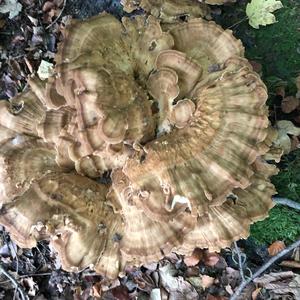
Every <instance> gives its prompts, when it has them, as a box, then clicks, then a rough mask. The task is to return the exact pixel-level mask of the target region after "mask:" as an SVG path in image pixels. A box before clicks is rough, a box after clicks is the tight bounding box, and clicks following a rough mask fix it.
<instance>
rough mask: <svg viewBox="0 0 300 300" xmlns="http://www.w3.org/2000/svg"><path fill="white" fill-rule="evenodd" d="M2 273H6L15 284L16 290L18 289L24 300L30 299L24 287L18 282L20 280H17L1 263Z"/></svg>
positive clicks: (0, 269)
mask: <svg viewBox="0 0 300 300" xmlns="http://www.w3.org/2000/svg"><path fill="white" fill-rule="evenodd" d="M0 273H2V274H4V275H5V276H6V277H7V278H8V279H9V280H10V282H11V283H12V284H13V286H14V287H15V288H16V290H18V292H19V294H20V297H21V299H22V300H28V299H29V298H28V297H27V296H26V295H25V293H24V291H23V289H22V288H21V287H20V285H19V284H18V282H17V281H16V279H15V278H14V277H13V276H11V275H10V274H9V273H8V272H7V271H6V270H5V269H4V268H3V266H1V265H0Z"/></svg>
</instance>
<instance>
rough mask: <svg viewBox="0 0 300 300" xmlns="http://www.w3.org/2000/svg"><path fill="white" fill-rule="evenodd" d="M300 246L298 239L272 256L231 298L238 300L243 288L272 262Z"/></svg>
mask: <svg viewBox="0 0 300 300" xmlns="http://www.w3.org/2000/svg"><path fill="white" fill-rule="evenodd" d="M298 246H300V240H298V241H296V242H295V243H293V244H291V245H290V246H289V247H287V248H285V249H283V250H282V251H280V252H279V253H278V254H277V255H276V256H274V257H272V258H271V259H270V260H268V261H267V262H266V263H265V264H264V265H262V266H261V267H260V268H259V269H258V270H257V271H256V272H255V273H254V274H253V275H252V276H251V277H250V278H248V279H247V280H245V281H243V282H242V283H241V284H240V286H239V287H238V289H237V290H236V291H235V292H234V294H233V295H232V296H231V297H230V300H237V299H238V297H239V296H240V295H241V292H242V291H243V289H244V288H245V287H246V286H247V285H248V284H249V283H250V282H252V281H253V280H254V279H255V278H257V277H258V276H260V275H261V274H262V273H264V272H265V271H266V270H267V269H268V268H269V267H270V266H271V265H272V264H274V263H275V262H276V261H277V260H279V259H280V258H282V257H283V256H285V255H286V254H288V253H289V252H291V251H292V250H294V249H295V248H296V247H298Z"/></svg>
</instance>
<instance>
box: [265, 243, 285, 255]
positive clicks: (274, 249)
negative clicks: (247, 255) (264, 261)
mask: <svg viewBox="0 0 300 300" xmlns="http://www.w3.org/2000/svg"><path fill="white" fill-rule="evenodd" d="M283 249H285V244H284V242H283V241H275V242H274V243H273V244H272V245H270V246H269V248H268V252H269V255H270V256H275V255H276V254H277V253H279V252H280V251H282V250H283Z"/></svg>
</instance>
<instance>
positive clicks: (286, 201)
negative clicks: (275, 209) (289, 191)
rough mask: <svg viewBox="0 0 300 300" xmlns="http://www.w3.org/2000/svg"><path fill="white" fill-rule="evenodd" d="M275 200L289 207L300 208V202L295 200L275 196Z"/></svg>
mask: <svg viewBox="0 0 300 300" xmlns="http://www.w3.org/2000/svg"><path fill="white" fill-rule="evenodd" d="M273 201H274V202H275V203H276V204H282V205H285V206H288V207H291V208H294V209H297V210H300V203H298V202H295V201H293V200H291V199H288V198H281V197H273Z"/></svg>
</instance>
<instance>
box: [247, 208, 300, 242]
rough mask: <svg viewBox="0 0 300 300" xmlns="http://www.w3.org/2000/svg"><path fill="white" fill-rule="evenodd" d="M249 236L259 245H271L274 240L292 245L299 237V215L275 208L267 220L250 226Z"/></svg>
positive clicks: (290, 210)
mask: <svg viewBox="0 0 300 300" xmlns="http://www.w3.org/2000/svg"><path fill="white" fill-rule="evenodd" d="M251 236H252V237H254V238H255V239H256V240H257V241H259V242H261V243H268V244H271V243H272V242H274V241H276V240H281V241H284V242H285V243H287V244H289V243H292V242H294V241H295V240H297V239H298V238H299V237H300V214H299V213H298V212H297V211H295V210H292V209H289V208H287V207H283V206H276V207H274V208H273V209H271V211H270V215H269V218H267V219H266V220H264V221H261V222H257V223H255V224H253V225H252V226H251Z"/></svg>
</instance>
